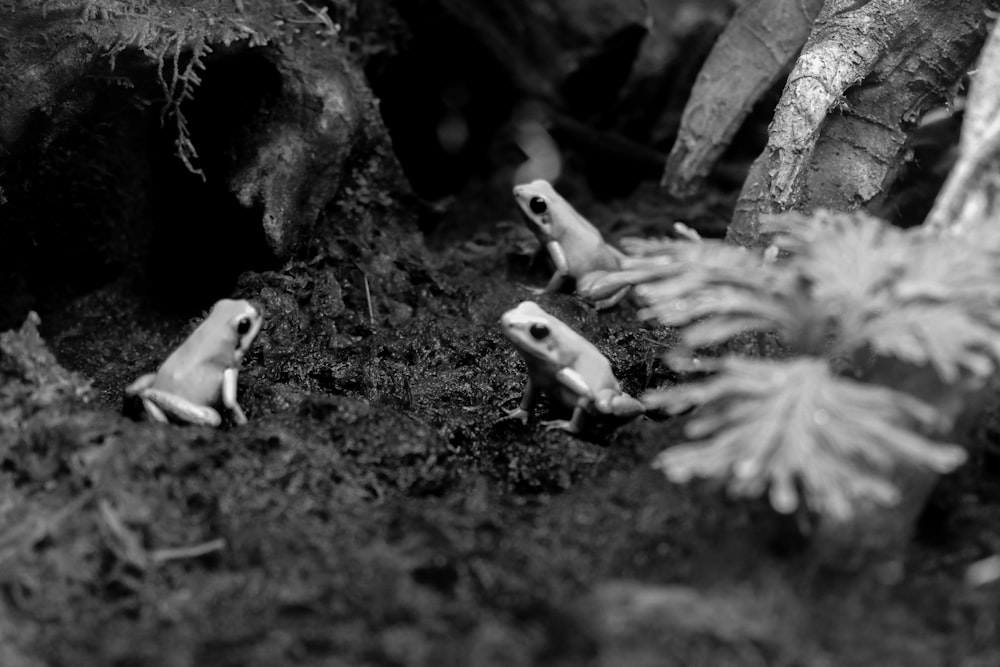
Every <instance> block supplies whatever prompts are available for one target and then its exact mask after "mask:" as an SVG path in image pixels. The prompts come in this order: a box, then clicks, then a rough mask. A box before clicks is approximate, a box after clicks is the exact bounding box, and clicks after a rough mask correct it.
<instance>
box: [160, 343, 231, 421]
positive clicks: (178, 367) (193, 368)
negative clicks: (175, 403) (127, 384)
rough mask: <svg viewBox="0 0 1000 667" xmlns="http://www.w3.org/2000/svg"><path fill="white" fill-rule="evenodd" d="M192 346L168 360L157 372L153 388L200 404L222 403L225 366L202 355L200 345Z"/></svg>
mask: <svg viewBox="0 0 1000 667" xmlns="http://www.w3.org/2000/svg"><path fill="white" fill-rule="evenodd" d="M189 343H190V341H187V342H185V344H183V345H181V347H179V348H177V349H176V350H175V351H174V352H173V354H171V355H170V356H169V357H167V360H166V361H164V362H163V365H162V366H160V368H159V370H157V371H156V379H155V380H154V382H153V386H154V387H156V388H157V389H161V390H163V391H168V392H170V393H172V394H174V395H176V396H182V397H183V398H186V399H187V400H189V401H191V402H192V403H197V404H198V405H211V404H213V403H215V402H217V401H218V400H219V397H220V393H221V387H222V374H223V372H224V370H225V366H224V365H221V364H218V363H215V362H214V360H213V359H211V358H206V357H205V356H204V355H202V354H198V352H197V346H195V345H189Z"/></svg>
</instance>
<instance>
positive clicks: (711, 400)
mask: <svg viewBox="0 0 1000 667" xmlns="http://www.w3.org/2000/svg"><path fill="white" fill-rule="evenodd" d="M717 369H718V371H719V372H718V374H717V375H715V376H713V377H712V378H710V379H708V380H705V381H702V382H697V383H691V384H688V385H683V386H680V387H675V388H673V389H670V390H667V391H662V392H654V393H650V394H647V395H646V396H645V397H644V402H645V403H646V405H647V407H657V408H665V409H666V410H668V411H670V412H675V413H677V412H683V411H685V410H687V409H689V408H691V407H694V406H700V407H699V409H698V412H696V413H695V415H694V416H693V417H692V419H691V421H690V422H689V423H688V425H687V429H686V434H687V435H688V436H689V437H691V438H693V439H694V440H693V441H692V442H689V443H687V444H684V445H679V446H677V447H672V448H670V449H668V450H666V451H664V452H663V453H661V454H660V455H659V456H658V457H657V459H656V462H655V464H654V465H655V466H656V467H657V468H660V469H661V470H663V471H664V473H666V475H667V477H668V478H669V479H670V480H671V481H673V482H679V483H683V482H687V481H689V480H690V479H692V478H694V477H706V478H717V479H723V480H726V481H727V483H728V488H729V491H730V492H731V493H733V494H734V495H739V496H759V495H761V494H763V493H765V492H767V493H768V494H769V497H770V501H771V504H772V506H773V507H774V508H775V509H776V510H778V511H779V512H792V511H794V510H795V509H796V508H797V507H799V505H800V504H801V503H803V502H804V503H805V504H806V505H807V506H808V507H810V508H811V509H813V510H815V511H818V512H820V513H822V514H826V515H829V516H832V517H834V518H838V519H848V518H850V517H851V516H852V515H853V513H854V511H855V505H856V503H857V502H858V501H860V500H870V501H875V502H878V503H883V504H891V503H894V502H896V501H897V499H898V491H897V489H896V487H895V486H894V485H893V483H892V482H891V481H890V480H891V479H892V475H893V472H894V470H895V469H896V468H897V467H898V466H917V467H922V468H926V469H929V470H933V471H935V472H939V473H943V472H948V471H950V470H953V469H954V468H955V467H957V466H959V465H961V464H962V463H963V462H964V461H965V451H964V450H963V449H962V448H961V447H958V446H956V445H951V444H943V443H938V442H935V441H933V440H930V439H928V438H925V437H924V436H922V435H920V432H921V431H926V430H928V429H943V428H946V427H948V426H949V425H950V424H949V423H948V420H947V419H945V418H944V417H943V416H942V415H941V414H940V413H938V412H937V411H936V410H935V409H934V408H933V407H931V406H929V405H927V404H926V403H923V402H921V401H918V400H916V399H914V398H912V397H911V396H908V395H907V394H903V393H901V392H897V391H894V390H892V389H888V388H885V387H880V386H876V385H871V384H865V383H860V382H856V381H853V380H848V379H845V378H842V377H838V376H835V375H833V374H832V373H831V371H830V369H829V367H828V366H827V364H826V363H825V362H824V361H821V360H816V359H808V358H800V359H797V360H792V361H784V362H778V361H766V360H745V359H739V358H735V357H729V358H726V359H723V360H721V361H719V362H717Z"/></svg>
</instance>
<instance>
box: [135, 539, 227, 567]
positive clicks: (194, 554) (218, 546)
mask: <svg viewBox="0 0 1000 667" xmlns="http://www.w3.org/2000/svg"><path fill="white" fill-rule="evenodd" d="M225 547H226V541H225V540H224V539H222V538H221V537H220V538H218V539H215V540H209V541H208V542H202V543H201V544H194V545H192V546H189V547H175V548H172V549H156V550H154V551H152V552H151V553H150V554H149V556H150V559H151V560H152V561H153V562H154V563H165V562H167V561H168V560H182V559H184V558H198V557H199V556H204V555H205V554H210V553H212V552H213V551H221V550H222V549H224V548H225Z"/></svg>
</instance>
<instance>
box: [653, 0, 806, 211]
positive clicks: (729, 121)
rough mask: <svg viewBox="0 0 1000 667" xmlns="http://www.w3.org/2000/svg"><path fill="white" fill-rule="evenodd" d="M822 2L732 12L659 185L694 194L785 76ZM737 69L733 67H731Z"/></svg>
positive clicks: (764, 1)
mask: <svg viewBox="0 0 1000 667" xmlns="http://www.w3.org/2000/svg"><path fill="white" fill-rule="evenodd" d="M822 4H823V0H779V1H774V0H753V1H752V2H749V3H747V4H746V5H744V6H743V7H741V8H740V9H739V11H737V12H736V14H735V15H734V16H733V18H732V19H731V20H730V21H729V23H728V24H727V26H726V29H725V30H724V31H723V32H722V35H720V36H719V39H718V41H717V42H716V43H715V46H714V47H713V48H712V52H711V53H710V54H709V56H708V59H707V60H706V61H705V65H704V66H703V67H702V69H701V71H700V72H699V73H698V79H697V80H696V81H695V84H694V88H693V89H692V90H691V96H690V99H689V101H688V103H687V105H686V106H685V107H684V114H683V116H682V117H681V125H680V128H679V129H678V133H677V140H676V141H675V142H674V146H673V148H672V149H671V151H670V155H669V157H668V158H667V168H666V171H665V172H664V174H663V181H662V185H665V186H666V187H667V189H668V190H669V192H670V194H672V195H674V196H675V197H684V196H689V195H691V194H694V193H695V192H697V191H698V190H699V189H700V187H701V185H702V180H703V179H704V178H705V176H707V175H708V173H709V171H710V170H711V168H712V166H713V165H714V164H715V162H716V160H718V159H719V156H721V155H722V153H723V152H724V151H725V150H726V148H727V147H728V146H729V144H730V142H731V141H732V139H733V136H734V135H735V134H736V131H737V130H739V128H740V126H741V125H742V124H743V121H744V120H746V117H747V115H748V114H749V113H750V111H751V109H752V108H753V105H754V104H755V103H756V102H757V101H758V100H759V99H760V98H761V96H762V95H764V94H765V93H766V92H767V91H768V90H770V88H771V87H772V86H773V85H774V84H775V83H776V82H777V81H778V79H779V78H780V77H781V76H782V75H783V74H785V72H787V70H788V68H789V67H790V66H791V64H792V61H793V59H794V58H795V55H796V54H798V52H799V50H800V49H801V48H802V45H803V44H804V43H805V41H806V38H807V37H808V36H809V31H810V29H811V28H812V24H813V20H814V19H815V18H816V14H817V13H818V12H819V10H820V7H821V6H822ZM737 62H738V63H740V65H739V66H738V67H733V63H737Z"/></svg>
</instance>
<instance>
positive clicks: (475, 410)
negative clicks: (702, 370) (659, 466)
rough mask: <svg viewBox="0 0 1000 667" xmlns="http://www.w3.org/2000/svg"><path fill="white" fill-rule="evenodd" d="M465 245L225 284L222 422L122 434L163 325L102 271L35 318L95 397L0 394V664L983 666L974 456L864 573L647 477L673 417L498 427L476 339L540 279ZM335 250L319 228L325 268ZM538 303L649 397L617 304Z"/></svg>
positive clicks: (412, 246)
mask: <svg viewBox="0 0 1000 667" xmlns="http://www.w3.org/2000/svg"><path fill="white" fill-rule="evenodd" d="M459 208H461V207H459ZM462 215H465V214H462ZM512 215H513V211H512V209H509V210H499V211H498V210H488V211H487V210H481V211H479V215H478V216H477V218H476V219H477V220H479V221H480V222H482V221H484V220H492V221H499V220H503V219H507V218H509V217H512ZM612 218H613V215H612V214H611V213H609V212H608V211H605V212H604V213H603V214H599V215H598V218H597V220H598V222H599V223H601V224H603V225H605V226H607V225H608V222H609V221H610V220H611V219H612ZM470 220H471V218H470ZM487 228H488V229H489V231H487V232H480V233H479V234H478V235H476V237H475V238H476V241H475V242H471V241H470V238H469V237H470V236H471V232H470V234H469V235H467V237H466V238H463V237H462V235H461V234H454V233H453V234H450V235H449V237H448V239H447V242H446V243H444V244H433V247H434V249H431V250H425V249H424V248H423V246H422V244H421V243H420V242H419V239H416V237H414V235H413V234H412V232H409V231H405V230H404V229H403V228H398V229H397V228H395V227H394V226H393V225H391V224H389V225H386V226H385V227H384V228H383V229H382V231H381V232H380V234H379V237H380V240H379V242H378V243H379V244H380V245H379V247H382V248H393V247H395V248H397V250H396V251H394V253H391V254H389V255H384V256H382V255H379V254H378V253H377V252H373V253H371V254H369V255H366V256H365V257H364V258H362V260H361V261H360V262H355V261H349V260H348V259H344V258H341V259H334V258H332V255H336V254H337V253H336V252H334V253H328V254H330V255H331V257H326V258H325V259H318V260H316V261H314V262H312V263H309V264H304V263H292V264H289V265H287V266H286V267H284V268H283V269H281V270H279V271H272V272H263V273H247V274H244V275H243V276H242V277H241V279H240V281H239V285H238V288H237V292H236V293H237V295H239V296H246V297H253V298H256V299H259V300H261V301H262V302H263V303H264V305H265V308H266V309H267V324H266V326H265V328H264V330H263V331H262V333H261V335H260V336H259V338H258V340H257V341H256V343H255V345H254V347H253V349H252V351H251V353H250V354H249V355H248V357H247V359H246V361H245V364H244V370H243V372H242V374H241V376H240V401H241V404H242V405H243V407H244V409H245V410H246V412H247V414H248V416H249V418H250V423H249V424H248V425H246V426H244V427H239V428H229V429H225V428H224V429H220V430H213V429H208V428H198V427H180V426H173V425H159V424H153V423H149V422H137V421H133V420H131V419H129V418H127V417H125V416H122V415H121V389H122V387H123V386H124V385H125V384H127V383H128V382H130V381H131V380H132V379H133V378H134V377H135V376H137V375H138V374H140V373H142V372H147V371H149V370H152V369H153V368H155V366H156V365H157V363H158V362H159V361H160V360H161V359H162V358H163V357H164V356H165V355H166V354H167V353H168V352H169V350H170V349H172V347H174V346H175V345H176V344H177V343H178V342H179V341H180V340H182V339H183V338H184V336H185V335H186V333H187V332H188V331H189V330H190V327H191V326H192V320H191V319H188V318H183V317H178V316H176V315H166V314H163V313H162V312H161V311H160V310H158V309H157V307H156V305H155V304H154V303H152V302H150V301H148V300H147V299H146V298H145V297H143V296H141V295H140V294H139V293H138V292H136V291H135V290H134V289H133V288H132V287H131V286H130V285H128V284H127V283H125V282H124V281H122V282H119V283H115V284H113V285H110V286H107V287H105V288H103V289H101V290H99V291H97V292H93V293H91V294H89V295H87V296H85V297H83V298H80V299H77V300H76V301H74V302H73V303H72V304H70V305H69V306H66V307H60V309H59V310H57V311H54V312H51V313H47V314H44V321H43V324H42V332H43V334H44V335H45V337H46V339H47V342H48V345H49V347H50V348H51V349H52V350H54V351H55V353H56V355H57V358H58V360H59V362H60V363H61V364H62V365H64V366H65V367H67V368H69V369H71V370H74V371H77V372H78V373H80V375H81V376H82V377H85V378H87V379H88V380H90V381H91V382H92V383H93V389H94V390H96V391H94V392H92V393H91V394H83V395H79V396H77V395H75V394H72V392H70V394H71V395H69V396H68V397H66V396H63V395H62V394H59V395H55V396H50V397H48V398H45V399H44V400H43V399H40V398H39V395H38V393H37V392H34V393H33V390H30V387H29V383H27V382H26V381H25V382H24V383H23V387H24V388H23V391H22V389H17V387H22V385H21V384H14V383H11V384H8V385H7V386H8V391H7V393H6V394H5V396H4V400H5V406H6V407H7V408H12V407H17V406H20V407H21V408H23V411H22V412H21V413H19V421H18V423H17V425H16V427H13V428H8V429H6V430H5V431H4V435H3V440H0V443H2V445H0V460H2V466H0V489H2V490H3V499H4V500H3V503H2V506H0V520H2V525H3V527H4V530H3V532H2V533H0V565H2V566H0V591H2V593H3V596H2V598H0V619H2V629H0V641H2V643H3V644H4V645H5V646H6V648H5V649H4V651H5V653H3V652H0V657H3V658H4V660H3V664H4V665H10V666H12V667H16V666H20V665H37V664H48V665H65V666H70V665H73V666H76V665H90V664H94V665H96V664H103V665H163V666H171V667H173V666H187V665H213V666H223V665H232V666H237V665H240V666H243V665H261V666H264V665H268V666H271V665H286V664H289V665H290V664H296V665H321V664H322V665H369V664H386V665H475V666H481V665H664V664H676V665H759V664H774V665H849V664H850V665H872V664H880V665H897V664H898V665H903V664H905V665H942V664H967V665H972V664H976V665H979V664H982V665H985V664H993V663H994V662H995V661H996V660H997V659H998V658H1000V648H998V642H997V641H996V638H995V633H994V631H993V628H994V627H995V624H996V623H997V622H998V621H1000V612H998V607H997V605H996V602H997V599H998V598H997V590H996V585H993V586H988V587H986V588H980V589H970V588H967V587H965V586H964V584H963V583H962V573H963V571H964V568H965V566H966V565H967V564H968V563H970V562H972V561H974V560H976V559H977V558H980V557H983V556H985V555H989V554H990V553H992V552H994V551H997V550H998V549H1000V533H998V531H997V529H996V526H997V525H998V524H997V518H998V515H1000V505H998V504H997V501H996V498H997V495H996V486H997V477H996V470H991V469H990V460H989V458H988V455H986V454H983V455H981V456H980V457H979V458H977V459H976V460H975V461H973V463H972V464H970V465H969V466H967V468H966V469H965V470H964V471H963V472H961V473H960V474H959V475H958V476H957V477H956V478H955V479H951V480H948V481H947V482H946V484H945V488H944V489H943V490H942V491H941V492H939V493H938V494H937V495H936V496H935V499H934V501H933V505H932V512H931V513H930V514H929V515H928V516H927V517H925V520H924V522H923V525H922V528H921V530H919V531H918V533H917V537H916V538H915V540H914V541H913V543H912V544H910V545H909V546H908V547H907V548H906V550H905V553H904V554H903V556H902V562H903V572H902V575H901V576H900V577H898V578H897V579H895V580H894V581H892V582H887V581H886V580H885V579H884V578H883V579H880V578H879V577H878V576H876V575H875V574H873V571H872V570H863V571H860V572H849V571H848V572H845V571H842V570H839V569H837V568H833V567H830V566H829V564H827V565H824V566H819V565H817V562H818V561H817V559H816V554H815V553H814V552H813V550H812V549H811V548H810V545H809V542H808V539H802V538H801V537H800V536H798V534H797V531H796V529H795V526H794V525H793V524H794V522H785V521H780V520H776V519H775V518H774V516H773V515H772V514H771V513H770V511H769V510H768V509H767V508H766V507H763V506H758V505H753V504H750V503H743V502H732V501H728V500H726V499H725V498H723V497H722V496H721V495H720V494H719V493H717V492H716V491H715V490H713V489H709V488H702V487H697V486H693V487H678V486H673V485H671V484H669V483H667V482H666V480H665V479H664V478H663V477H662V475H660V474H659V473H657V472H655V471H653V470H652V469H650V466H649V461H650V459H651V458H652V457H653V456H654V455H655V454H656V453H657V452H658V451H660V450H661V449H662V448H664V447H667V446H669V445H670V444H672V443H674V442H677V441H678V440H679V438H680V425H679V423H677V422H673V421H669V420H650V419H645V420H641V421H637V422H635V423H633V424H630V425H628V426H625V427H624V428H621V429H619V430H618V431H616V432H614V433H613V434H604V435H600V436H593V437H590V438H575V437H572V436H570V435H567V434H565V433H562V432H550V431H546V430H544V429H543V428H542V427H540V426H539V425H538V424H536V423H532V424H529V425H528V426H526V427H525V426H521V425H520V424H519V423H517V422H510V421H498V420H499V418H500V417H502V415H503V412H504V410H505V409H508V408H510V407H513V406H514V405H515V404H516V401H517V397H518V396H519V395H520V390H521V387H522V384H523V380H524V377H523V373H524V368H523V364H522V363H521V361H520V359H519V358H518V356H517V355H516V353H515V351H514V350H513V348H512V347H511V346H510V345H509V344H508V342H507V341H506V340H505V339H504V338H503V337H502V336H501V334H500V332H499V330H498V328H497V326H496V322H497V320H498V318H499V316H500V314H501V313H502V312H503V311H504V310H505V309H507V308H510V307H513V306H514V305H516V303H518V302H519V301H520V300H522V299H525V298H528V297H529V292H528V291H527V289H526V288H525V284H541V282H542V281H540V280H537V278H538V275H539V274H538V272H537V271H534V270H529V267H528V265H527V259H526V258H525V257H524V256H522V255H520V254H518V253H516V252H513V251H512V250H511V248H514V247H517V244H518V242H519V240H518V239H519V237H517V235H516V234H514V233H513V232H509V231H508V232H505V231H497V230H496V229H494V228H492V227H490V226H489V225H487ZM415 239H416V240H415ZM351 240H352V233H351V232H350V231H349V230H343V233H342V238H341V243H340V246H339V248H340V250H341V251H345V252H346V250H345V249H348V248H350V247H352V246H351ZM355 240H356V239H355ZM360 245H364V244H360ZM360 245H359V246H358V247H360ZM379 257H381V259H379ZM366 280H367V283H368V293H367V294H366V292H365V282H366ZM369 294H370V298H369V296H368V295H369ZM539 300H540V302H541V303H542V304H543V305H544V306H545V307H546V308H547V309H549V310H550V311H551V312H553V313H555V314H556V315H558V316H559V317H561V318H562V319H564V320H565V321H567V322H569V323H570V324H571V325H573V326H575V327H577V328H578V329H580V330H581V331H582V332H584V333H585V334H586V335H587V336H588V337H589V338H590V339H591V340H593V341H594V342H595V343H596V344H597V345H598V346H599V347H600V348H601V349H602V350H603V351H605V352H606V353H607V354H608V356H609V358H610V359H611V360H612V364H613V366H614V369H615V371H616V372H617V374H618V376H619V377H620V378H621V380H622V382H623V384H624V386H625V388H626V389H627V390H628V391H630V392H631V393H633V394H639V393H641V392H642V391H643V390H644V389H646V388H647V387H649V386H652V385H656V384H659V383H661V382H667V381H671V377H670V376H669V374H668V373H667V372H666V371H665V370H664V369H663V368H662V366H660V364H659V362H658V361H657V357H658V354H659V353H660V352H661V351H662V350H663V349H664V347H665V346H669V345H670V344H671V341H672V339H671V336H670V334H669V332H666V331H662V330H656V329H650V328H647V327H644V326H641V325H640V324H638V323H637V322H636V321H635V320H634V317H633V315H634V312H633V311H631V310H630V307H628V306H626V307H625V308H624V309H621V310H619V311H617V312H613V313H602V314H598V313H596V312H595V311H593V309H592V308H590V307H589V306H587V305H585V304H583V303H582V302H580V301H579V300H578V299H576V298H575V297H573V296H571V295H552V296H545V297H541V298H540V299H539ZM369 304H370V306H371V311H370V312H369ZM196 315H197V314H196V313H191V316H192V317H196ZM77 381H79V380H77ZM15 389H16V391H15ZM18 392H20V393H18ZM88 396H89V398H88ZM39 401H42V403H44V404H45V405H46V406H47V407H45V408H44V409H42V410H40V411H35V412H32V411H33V410H34V408H32V407H31V406H34V405H38V404H39ZM45 401H48V402H47V403H45ZM547 410H548V408H547V406H543V408H542V413H543V416H544V415H545V414H546V411H547ZM979 436H980V439H981V440H984V441H987V440H990V439H991V437H992V436H991V431H990V429H989V428H988V423H987V422H984V425H983V426H982V427H981V428H979Z"/></svg>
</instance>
